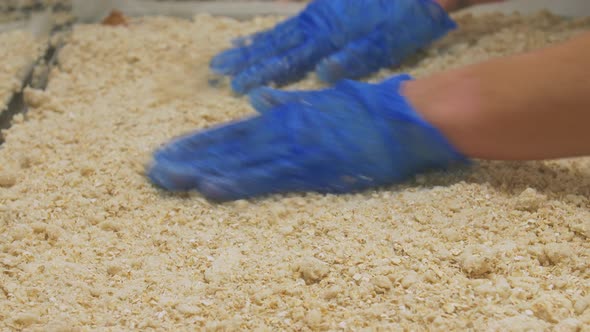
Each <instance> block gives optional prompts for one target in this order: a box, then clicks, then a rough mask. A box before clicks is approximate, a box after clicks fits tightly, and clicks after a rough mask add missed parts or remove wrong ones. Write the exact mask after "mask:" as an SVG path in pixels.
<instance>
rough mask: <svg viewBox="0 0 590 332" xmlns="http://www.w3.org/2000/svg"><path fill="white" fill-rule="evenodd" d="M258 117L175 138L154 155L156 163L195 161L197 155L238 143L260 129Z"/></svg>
mask: <svg viewBox="0 0 590 332" xmlns="http://www.w3.org/2000/svg"><path fill="white" fill-rule="evenodd" d="M258 121H259V120H258V117H255V118H251V119H245V120H240V121H237V122H233V123H228V124H224V125H221V126H218V127H215V128H211V129H207V130H204V131H198V132H194V133H190V134H186V135H183V136H181V137H178V138H175V139H173V140H171V141H170V142H168V143H167V144H166V145H164V146H163V147H162V148H160V149H158V150H157V151H156V152H155V153H154V159H155V161H161V160H167V161H171V162H176V161H178V162H182V161H188V160H194V159H195V155H199V154H200V153H203V152H204V151H206V150H207V149H211V147H215V146H217V145H218V144H220V143H224V142H226V143H227V142H236V141H240V140H242V139H243V138H244V137H248V136H250V135H251V134H252V133H253V132H256V131H257V130H258V128H259V126H258Z"/></svg>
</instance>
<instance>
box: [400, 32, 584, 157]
mask: <svg viewBox="0 0 590 332" xmlns="http://www.w3.org/2000/svg"><path fill="white" fill-rule="evenodd" d="M589 72H590V33H584V34H582V35H580V36H578V37H575V38H573V39H572V40H570V41H568V42H565V43H562V44H559V45H555V46H551V47H548V48H545V49H541V50H537V51H534V52H530V53H526V54H520V55H515V56H510V57H504V58H498V59H495V60H491V61H487V62H484V63H480V64H475V65H471V66H467V67H463V68H460V69H456V70H451V71H447V72H443V73H440V74H437V75H434V76H431V77H428V78H424V79H418V80H415V81H412V82H410V83H408V84H407V85H406V86H405V88H404V93H405V94H406V96H407V97H408V99H409V100H410V102H411V103H412V104H413V105H414V107H416V109H417V111H418V112H419V113H421V114H422V115H423V116H424V117H425V118H426V120H428V121H430V122H431V123H432V124H434V125H435V126H436V127H438V128H440V130H441V131H442V132H443V134H444V135H445V136H446V137H447V138H448V139H449V140H450V141H451V143H452V144H453V145H454V146H455V147H456V148H457V149H459V150H460V151H462V152H463V153H464V154H466V155H468V156H470V157H474V158H481V159H503V160H535V159H550V158H565V157H574V156H580V155H590V76H589V75H588V73H589Z"/></svg>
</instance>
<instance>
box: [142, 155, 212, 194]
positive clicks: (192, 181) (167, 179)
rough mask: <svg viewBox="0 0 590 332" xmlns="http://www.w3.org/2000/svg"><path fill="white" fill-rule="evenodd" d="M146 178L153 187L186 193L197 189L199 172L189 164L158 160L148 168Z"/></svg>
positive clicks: (199, 177) (199, 178)
mask: <svg viewBox="0 0 590 332" xmlns="http://www.w3.org/2000/svg"><path fill="white" fill-rule="evenodd" d="M147 177H148V178H149V179H150V180H151V181H152V183H154V184H155V185H157V186H159V187H161V188H164V189H166V190H170V191H188V190H192V189H195V188H197V187H198V185H199V182H200V180H201V174H200V172H199V171H198V170H197V169H195V168H194V167H191V166H190V164H186V163H179V162H175V161H170V160H159V161H156V162H154V163H153V164H152V165H150V166H149V168H148V170H147Z"/></svg>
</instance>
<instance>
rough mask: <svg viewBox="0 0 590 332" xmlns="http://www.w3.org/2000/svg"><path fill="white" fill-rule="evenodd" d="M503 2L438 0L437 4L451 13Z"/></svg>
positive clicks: (500, 0)
mask: <svg viewBox="0 0 590 332" xmlns="http://www.w3.org/2000/svg"><path fill="white" fill-rule="evenodd" d="M502 1H504V0H436V2H438V4H439V5H440V6H441V7H442V8H444V9H445V10H446V11H447V12H449V13H450V12H454V11H457V10H460V9H463V8H466V7H469V6H473V5H478V4H483V3H490V2H502Z"/></svg>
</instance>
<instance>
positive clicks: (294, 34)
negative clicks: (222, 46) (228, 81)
mask: <svg viewBox="0 0 590 332" xmlns="http://www.w3.org/2000/svg"><path fill="white" fill-rule="evenodd" d="M306 40H307V37H306V35H305V33H304V31H303V30H301V29H300V28H299V26H298V22H297V20H296V18H291V19H288V20H287V21H285V22H283V23H280V24H278V25H277V26H276V27H275V28H273V29H271V30H267V31H264V32H259V33H257V34H254V35H252V36H249V37H245V38H241V39H238V40H236V41H234V45H235V46H236V47H234V48H231V49H228V50H225V51H223V52H221V53H219V54H217V55H216V56H215V57H213V59H212V60H211V63H210V68H211V70H212V71H213V72H214V73H216V74H219V75H236V74H238V73H239V72H241V71H243V70H244V69H245V68H247V67H249V66H251V65H253V64H255V63H257V62H260V61H264V59H268V58H272V57H274V56H276V55H278V54H281V53H284V52H286V51H288V50H289V49H291V48H295V47H297V45H300V44H301V43H304V42H305V41H306Z"/></svg>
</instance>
